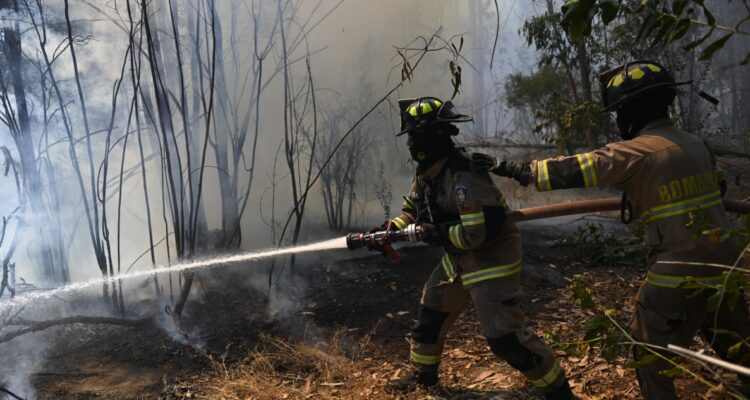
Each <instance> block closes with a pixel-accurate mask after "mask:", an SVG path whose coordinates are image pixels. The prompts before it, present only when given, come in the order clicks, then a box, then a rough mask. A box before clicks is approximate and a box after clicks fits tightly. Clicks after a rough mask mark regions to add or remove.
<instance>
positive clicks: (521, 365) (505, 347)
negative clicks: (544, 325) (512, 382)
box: [487, 333, 542, 373]
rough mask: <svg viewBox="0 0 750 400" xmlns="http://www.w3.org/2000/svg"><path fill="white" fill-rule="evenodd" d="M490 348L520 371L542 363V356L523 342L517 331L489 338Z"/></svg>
mask: <svg viewBox="0 0 750 400" xmlns="http://www.w3.org/2000/svg"><path fill="white" fill-rule="evenodd" d="M487 342H488V343H489V345H490V349H491V350H492V352H493V353H495V355H496V356H498V357H500V358H502V359H503V360H505V361H506V362H508V364H510V366H511V367H513V368H515V369H517V370H518V371H520V372H522V373H523V372H527V371H530V370H532V369H534V368H535V367H537V366H539V365H541V364H542V357H541V356H540V355H538V354H534V353H532V352H531V350H529V349H528V348H527V347H526V346H524V345H523V344H521V342H520V341H519V340H518V336H516V334H515V333H509V334H507V335H505V336H500V337H497V338H487Z"/></svg>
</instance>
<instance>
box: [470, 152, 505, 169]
mask: <svg viewBox="0 0 750 400" xmlns="http://www.w3.org/2000/svg"><path fill="white" fill-rule="evenodd" d="M499 162H500V160H498V159H497V158H495V157H492V156H488V155H487V154H482V153H471V169H473V170H474V171H482V172H490V171H492V170H493V169H495V168H497V167H498V165H499Z"/></svg>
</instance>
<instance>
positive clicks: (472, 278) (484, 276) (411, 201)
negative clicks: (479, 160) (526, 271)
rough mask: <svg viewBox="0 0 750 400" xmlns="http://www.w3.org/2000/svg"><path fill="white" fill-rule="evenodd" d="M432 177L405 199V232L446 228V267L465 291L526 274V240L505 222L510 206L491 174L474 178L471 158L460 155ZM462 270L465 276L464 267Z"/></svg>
mask: <svg viewBox="0 0 750 400" xmlns="http://www.w3.org/2000/svg"><path fill="white" fill-rule="evenodd" d="M435 167H436V169H437V170H438V171H437V173H435V174H433V175H432V177H430V176H425V175H423V174H418V175H417V176H416V177H415V178H414V181H413V183H412V187H411V192H410V193H409V195H408V196H405V197H404V203H403V208H402V213H401V215H399V216H398V217H396V218H394V219H393V223H394V224H395V225H396V227H398V228H399V229H403V228H404V227H405V226H406V225H408V224H410V223H431V224H434V225H437V226H440V229H442V230H444V231H445V232H446V233H447V235H448V238H449V240H448V241H447V242H446V243H445V245H444V248H445V252H446V254H445V257H444V259H443V261H442V263H441V264H442V265H443V267H444V269H445V273H446V275H447V278H448V279H449V280H450V281H451V282H452V281H453V280H454V279H455V278H456V277H457V276H459V275H461V277H462V281H463V285H464V286H465V287H468V286H471V285H473V284H476V283H480V282H483V281H486V280H489V279H496V278H503V277H507V276H512V275H516V274H519V273H520V272H521V237H520V234H519V233H518V229H517V228H516V226H515V225H514V224H512V223H506V222H505V212H506V210H507V204H506V202H505V199H504V198H503V195H502V194H501V193H500V191H499V190H498V189H497V187H496V186H495V184H494V183H493V182H492V179H491V178H490V176H489V175H488V174H487V173H477V172H472V170H471V162H470V160H469V159H468V158H467V156H466V155H465V154H463V153H460V152H458V151H456V152H454V153H453V154H452V155H451V156H449V157H448V158H447V159H446V160H445V161H443V162H442V163H440V165H436V166H435ZM459 265H460V267H461V268H460V270H459V269H458V266H459Z"/></svg>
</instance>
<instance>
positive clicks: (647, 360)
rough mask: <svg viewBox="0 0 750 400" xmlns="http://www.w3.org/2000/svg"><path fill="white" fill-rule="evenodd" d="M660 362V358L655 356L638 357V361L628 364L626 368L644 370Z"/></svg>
mask: <svg viewBox="0 0 750 400" xmlns="http://www.w3.org/2000/svg"><path fill="white" fill-rule="evenodd" d="M658 360H659V357H657V356H655V355H653V354H645V355H643V356H640V357H638V360H635V361H629V362H627V363H626V364H625V366H626V367H628V368H643V367H647V366H649V365H651V364H653V363H655V362H656V361H658Z"/></svg>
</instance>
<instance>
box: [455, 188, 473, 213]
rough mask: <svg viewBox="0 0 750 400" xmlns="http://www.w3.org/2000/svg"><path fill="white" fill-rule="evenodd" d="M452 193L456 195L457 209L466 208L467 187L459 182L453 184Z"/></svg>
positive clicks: (467, 198) (462, 209)
mask: <svg viewBox="0 0 750 400" xmlns="http://www.w3.org/2000/svg"><path fill="white" fill-rule="evenodd" d="M454 193H455V195H456V203H457V204H458V209H459V211H464V210H466V209H468V200H469V188H468V187H467V186H466V185H464V184H461V183H460V184H458V185H456V186H455V188H454Z"/></svg>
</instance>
